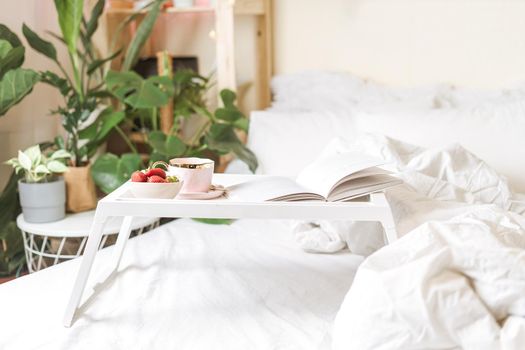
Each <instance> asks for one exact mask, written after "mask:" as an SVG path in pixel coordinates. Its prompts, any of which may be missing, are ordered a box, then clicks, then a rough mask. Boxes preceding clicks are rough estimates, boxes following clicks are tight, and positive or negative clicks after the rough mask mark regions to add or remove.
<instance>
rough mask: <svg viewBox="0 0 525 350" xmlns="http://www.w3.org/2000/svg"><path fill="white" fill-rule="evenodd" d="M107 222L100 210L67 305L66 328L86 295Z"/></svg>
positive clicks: (96, 214) (96, 215) (94, 221)
mask: <svg viewBox="0 0 525 350" xmlns="http://www.w3.org/2000/svg"><path fill="white" fill-rule="evenodd" d="M105 221H106V217H105V216H102V215H101V214H100V213H99V210H97V212H96V213H95V218H94V220H93V224H92V226H91V231H90V232H89V238H88V242H87V245H86V249H85V251H84V255H83V257H82V261H81V263H80V268H79V271H78V274H77V278H76V280H75V284H74V286H73V291H72V292H71V296H70V299H69V303H68V304H67V307H66V312H65V314H64V321H63V322H64V326H65V327H70V326H71V323H72V322H73V317H74V316H75V312H76V310H77V309H78V305H79V304H80V299H81V298H82V294H83V293H84V289H85V287H86V282H87V279H88V277H89V273H90V271H91V266H92V265H93V261H94V260H95V255H96V254H97V251H98V246H99V244H100V240H101V238H102V229H103V226H104V222H105Z"/></svg>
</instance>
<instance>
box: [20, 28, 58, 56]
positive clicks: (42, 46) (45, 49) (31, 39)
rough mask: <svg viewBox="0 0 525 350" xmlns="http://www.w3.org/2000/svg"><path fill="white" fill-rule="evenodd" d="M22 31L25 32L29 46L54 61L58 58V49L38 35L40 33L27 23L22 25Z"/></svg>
mask: <svg viewBox="0 0 525 350" xmlns="http://www.w3.org/2000/svg"><path fill="white" fill-rule="evenodd" d="M22 33H24V36H25V37H26V40H27V42H28V43H29V46H31V47H32V48H33V49H34V50H35V51H37V52H38V53H41V54H42V55H44V56H47V57H49V58H50V59H52V60H53V61H56V60H57V50H56V48H55V46H54V45H53V44H51V43H50V42H49V41H46V40H44V39H42V38H41V37H40V36H38V34H36V33H35V32H33V31H32V30H31V29H30V28H29V27H28V26H26V24H25V23H24V24H23V26H22Z"/></svg>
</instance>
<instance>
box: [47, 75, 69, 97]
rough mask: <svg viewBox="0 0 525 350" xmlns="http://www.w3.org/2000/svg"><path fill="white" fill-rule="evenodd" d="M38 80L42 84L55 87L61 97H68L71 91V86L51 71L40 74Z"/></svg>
mask: <svg viewBox="0 0 525 350" xmlns="http://www.w3.org/2000/svg"><path fill="white" fill-rule="evenodd" d="M40 80H41V81H42V82H43V83H46V84H49V85H51V86H54V87H56V88H57V89H58V90H59V91H60V93H61V94H62V96H67V95H69V93H70V92H71V90H72V87H71V85H69V82H68V81H67V80H66V79H64V78H61V77H59V76H58V75H56V74H55V73H53V72H51V71H46V72H42V73H41V74H40Z"/></svg>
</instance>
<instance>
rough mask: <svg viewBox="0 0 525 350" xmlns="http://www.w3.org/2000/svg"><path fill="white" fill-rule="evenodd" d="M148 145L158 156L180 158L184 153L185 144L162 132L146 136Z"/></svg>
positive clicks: (177, 138) (154, 132)
mask: <svg viewBox="0 0 525 350" xmlns="http://www.w3.org/2000/svg"><path fill="white" fill-rule="evenodd" d="M148 143H149V145H150V146H151V148H153V150H154V151H155V152H156V153H158V154H159V155H161V156H163V157H166V158H174V157H180V156H182V155H184V152H185V151H186V144H185V143H184V142H183V141H182V140H181V139H180V138H179V137H177V136H175V135H170V136H167V135H166V134H164V133H163V132H162V131H152V132H150V133H149V134H148Z"/></svg>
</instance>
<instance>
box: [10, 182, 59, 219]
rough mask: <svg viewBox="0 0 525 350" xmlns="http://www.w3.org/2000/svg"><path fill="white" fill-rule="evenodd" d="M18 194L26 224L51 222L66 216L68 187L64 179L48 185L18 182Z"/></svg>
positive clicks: (47, 183)
mask: <svg viewBox="0 0 525 350" xmlns="http://www.w3.org/2000/svg"><path fill="white" fill-rule="evenodd" d="M18 192H19V194H20V205H21V206H22V213H23V214H24V220H25V221H26V222H34V223H42V222H51V221H57V220H60V219H63V218H64V217H65V216H66V185H65V183H64V179H63V178H59V179H58V180H57V181H53V182H46V183H26V182H22V181H18Z"/></svg>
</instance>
